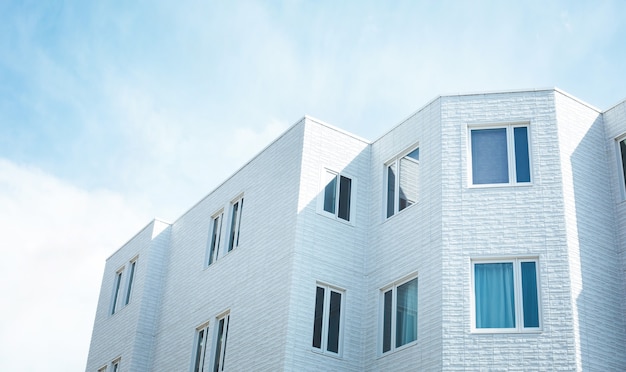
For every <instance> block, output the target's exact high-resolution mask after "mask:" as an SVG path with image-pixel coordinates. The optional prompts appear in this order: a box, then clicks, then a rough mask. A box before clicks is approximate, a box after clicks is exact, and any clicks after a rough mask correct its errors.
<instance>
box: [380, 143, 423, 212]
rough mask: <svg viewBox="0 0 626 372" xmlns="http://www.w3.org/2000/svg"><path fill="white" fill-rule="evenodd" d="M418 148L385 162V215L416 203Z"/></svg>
mask: <svg viewBox="0 0 626 372" xmlns="http://www.w3.org/2000/svg"><path fill="white" fill-rule="evenodd" d="M419 160H420V149H419V148H415V149H413V150H411V151H409V152H408V153H406V154H404V155H402V156H399V157H397V158H396V159H394V160H392V161H391V162H389V163H387V164H386V168H387V175H386V177H387V217H391V216H393V215H394V214H396V213H398V212H400V211H401V210H403V209H405V208H406V207H409V206H411V205H413V204H415V203H417V197H418V195H417V187H418V184H417V182H418V176H419Z"/></svg>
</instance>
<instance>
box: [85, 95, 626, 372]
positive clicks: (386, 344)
mask: <svg viewBox="0 0 626 372" xmlns="http://www.w3.org/2000/svg"><path fill="white" fill-rule="evenodd" d="M625 176H626V101H624V102H622V103H620V104H618V105H616V106H614V107H612V108H611V109H609V110H606V111H600V110H598V109H595V108H594V107H592V106H590V105H588V104H586V103H584V102H582V101H580V100H578V99H576V98H574V97H572V96H570V95H568V94H567V93H564V92H562V91H560V90H558V89H544V90H532V91H516V92H500V93H484V94H467V95H451V96H440V97H438V98H436V99H435V100H433V101H431V102H430V103H429V104H427V105H426V106H424V107H423V108H422V109H420V110H419V111H417V112H416V113H414V114H413V115H412V116H410V117H409V118H407V119H406V120H405V121H403V122H402V123H400V124H399V125H397V126H396V127H394V128H393V129H391V130H390V131H389V132H388V133H386V134H385V135H383V136H382V137H380V138H379V139H377V140H375V141H367V140H364V139H361V138H359V137H357V136H354V135H352V134H350V133H346V132H344V131H342V130H340V129H337V128H335V127H332V126H330V125H328V124H325V123H322V122H320V121H318V120H316V119H313V118H310V117H304V118H303V119H301V120H300V121H299V122H297V123H296V124H294V125H293V126H292V127H291V128H290V129H288V130H287V131H286V132H285V133H284V134H283V135H281V136H280V137H279V138H278V139H276V140H275V141H274V142H272V143H271V144H270V145H269V146H268V147H266V148H265V149H264V150H263V151H262V152H261V153H259V154H258V155H257V156H256V157H254V158H253V159H252V160H250V162H248V163H247V164H246V165H244V166H243V167H242V168H241V169H240V170H239V171H237V172H236V173H235V174H234V175H232V176H231V177H230V178H229V179H227V180H226V181H225V182H224V183H223V184H221V185H220V186H219V187H217V188H216V189H215V190H214V191H213V192H211V193H210V194H209V195H207V196H206V197H205V198H204V199H202V200H201V201H199V202H198V203H197V204H196V205H194V206H193V207H192V208H191V209H190V210H189V211H187V212H186V213H185V214H184V215H182V216H181V217H180V218H179V219H178V220H176V221H175V222H174V223H166V222H163V221H159V220H154V221H152V222H151V223H150V224H148V226H146V227H145V228H144V229H143V230H142V231H140V232H139V233H138V234H137V235H136V236H135V237H133V238H132V239H131V240H130V241H129V242H128V243H126V244H125V245H124V246H123V247H121V248H120V249H119V250H118V251H117V252H115V253H114V254H113V255H112V256H111V257H110V258H109V259H108V260H107V262H106V266H105V272H104V277H103V281H102V287H101V291H100V298H99V303H98V308H97V311H96V319H95V323H94V329H93V335H92V340H91V347H90V351H89V357H88V362H87V371H100V372H102V371H107V372H111V371H116V372H117V371H392V370H396V371H406V370H419V371H424V370H447V371H457V370H520V371H522V370H523V371H526V370H549V371H552V370H568V371H570V370H603V371H605V370H625V369H626V271H625V267H626V265H624V261H625V259H626V186H625V185H626V183H625V181H624V180H625V178H626V177H625Z"/></svg>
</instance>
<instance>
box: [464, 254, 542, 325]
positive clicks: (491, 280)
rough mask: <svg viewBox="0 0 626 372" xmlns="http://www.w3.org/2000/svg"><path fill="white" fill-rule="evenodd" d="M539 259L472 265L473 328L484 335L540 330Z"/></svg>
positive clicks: (481, 262)
mask: <svg viewBox="0 0 626 372" xmlns="http://www.w3.org/2000/svg"><path fill="white" fill-rule="evenodd" d="M537 278H538V276H537V260H536V259H511V260H503V261H482V260H481V261H475V262H473V277H472V280H473V283H474V284H473V286H474V288H473V291H474V327H475V330H476V331H482V332H524V331H536V330H537V329H539V327H540V319H539V294H538V293H539V291H538V288H539V286H538V279H537Z"/></svg>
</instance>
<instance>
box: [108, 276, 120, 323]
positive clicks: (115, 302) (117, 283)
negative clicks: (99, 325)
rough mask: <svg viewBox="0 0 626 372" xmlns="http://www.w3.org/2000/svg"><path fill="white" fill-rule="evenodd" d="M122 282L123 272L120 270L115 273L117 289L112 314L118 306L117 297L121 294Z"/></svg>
mask: <svg viewBox="0 0 626 372" xmlns="http://www.w3.org/2000/svg"><path fill="white" fill-rule="evenodd" d="M121 284H122V273H121V272H119V273H117V274H115V284H114V285H115V287H114V288H115V289H114V290H113V306H112V308H111V314H115V310H116V307H117V298H118V297H119V295H120V285H121Z"/></svg>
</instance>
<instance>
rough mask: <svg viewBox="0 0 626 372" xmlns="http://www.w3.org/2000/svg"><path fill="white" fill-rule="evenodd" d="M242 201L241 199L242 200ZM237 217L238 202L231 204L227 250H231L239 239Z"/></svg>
mask: <svg viewBox="0 0 626 372" xmlns="http://www.w3.org/2000/svg"><path fill="white" fill-rule="evenodd" d="M242 201H243V200H242ZM238 219H239V202H237V203H235V204H233V209H232V216H231V220H230V241H229V243H228V251H229V252H230V251H232V250H233V248H235V247H236V246H237V244H236V242H237V240H238V239H239V237H238V236H237V225H238V223H237V220H238Z"/></svg>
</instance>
